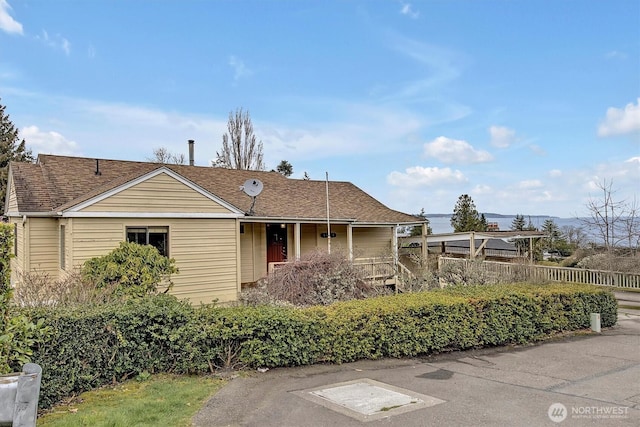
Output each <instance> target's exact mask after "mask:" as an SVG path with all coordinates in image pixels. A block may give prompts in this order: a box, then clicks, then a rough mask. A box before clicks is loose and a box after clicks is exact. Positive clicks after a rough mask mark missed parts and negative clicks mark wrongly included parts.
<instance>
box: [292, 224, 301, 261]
mask: <svg viewBox="0 0 640 427" xmlns="http://www.w3.org/2000/svg"><path fill="white" fill-rule="evenodd" d="M293 256H294V258H295V260H296V261H298V260H299V259H300V223H299V222H294V223H293Z"/></svg>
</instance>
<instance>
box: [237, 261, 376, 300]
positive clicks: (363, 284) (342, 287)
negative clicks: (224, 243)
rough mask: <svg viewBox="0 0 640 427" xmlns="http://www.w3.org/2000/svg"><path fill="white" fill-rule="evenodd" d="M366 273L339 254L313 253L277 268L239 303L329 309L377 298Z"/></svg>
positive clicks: (374, 288) (248, 291)
mask: <svg viewBox="0 0 640 427" xmlns="http://www.w3.org/2000/svg"><path fill="white" fill-rule="evenodd" d="M381 292H383V290H382V289H377V288H376V287H374V286H373V285H371V284H369V283H368V282H367V281H366V280H365V273H364V272H363V271H362V270H361V269H359V268H358V267H357V266H356V265H354V264H353V263H352V262H351V261H349V260H348V259H347V257H346V256H345V255H344V254H342V253H340V252H332V253H328V252H326V251H321V250H318V251H313V252H311V253H309V254H306V255H305V256H303V257H302V258H301V259H300V260H299V261H295V262H288V263H286V264H283V265H281V266H279V267H278V268H276V269H275V270H274V271H273V272H272V273H271V274H269V276H268V277H267V278H266V279H265V280H264V281H263V283H261V284H260V285H259V286H257V287H256V288H253V289H249V290H247V292H246V293H245V295H244V296H243V297H242V299H243V300H244V301H245V302H251V303H254V304H255V303H278V302H287V303H290V304H293V305H296V306H311V305H329V304H333V303H334V302H337V301H346V300H351V299H362V298H366V297H369V296H373V295H379V294H380V293H381Z"/></svg>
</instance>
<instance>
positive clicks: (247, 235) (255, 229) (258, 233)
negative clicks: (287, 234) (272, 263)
mask: <svg viewBox="0 0 640 427" xmlns="http://www.w3.org/2000/svg"><path fill="white" fill-rule="evenodd" d="M244 227H245V228H244V234H242V235H240V249H241V258H240V259H241V264H242V278H241V282H242V283H252V282H255V281H257V280H258V279H261V278H263V277H265V276H266V275H267V241H266V238H267V231H266V226H265V224H261V223H255V224H249V223H244Z"/></svg>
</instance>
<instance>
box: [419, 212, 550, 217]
mask: <svg viewBox="0 0 640 427" xmlns="http://www.w3.org/2000/svg"><path fill="white" fill-rule="evenodd" d="M481 213H484V216H485V218H515V215H505V214H499V213H493V212H481ZM523 216H524V217H525V218H557V217H555V216H550V215H523ZM426 217H427V218H450V217H451V214H450V213H448V214H443V213H436V214H426Z"/></svg>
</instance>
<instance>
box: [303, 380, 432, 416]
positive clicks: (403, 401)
mask: <svg viewBox="0 0 640 427" xmlns="http://www.w3.org/2000/svg"><path fill="white" fill-rule="evenodd" d="M294 394H296V395H298V396H300V397H303V398H305V399H307V400H310V401H312V402H315V403H318V404H320V405H323V406H325V407H327V408H329V409H332V410H334V411H337V412H340V413H342V414H344V415H348V416H350V417H353V418H356V419H358V420H361V421H373V420H377V419H380V418H384V417H388V416H391V415H397V414H401V413H405V412H409V411H414V410H416V409H422V408H426V407H429V406H434V405H437V404H439V403H443V402H444V400H441V399H438V398H435V397H432V396H427V395H424V394H421V393H416V392H413V391H411V390H405V389H402V388H399V387H394V386H392V385H389V384H384V383H381V382H378V381H374V380H371V379H368V378H364V379H360V380H354V381H348V382H344V383H338V384H331V385H328V386H323V387H317V388H314V389H308V390H302V391H296V392H294Z"/></svg>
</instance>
